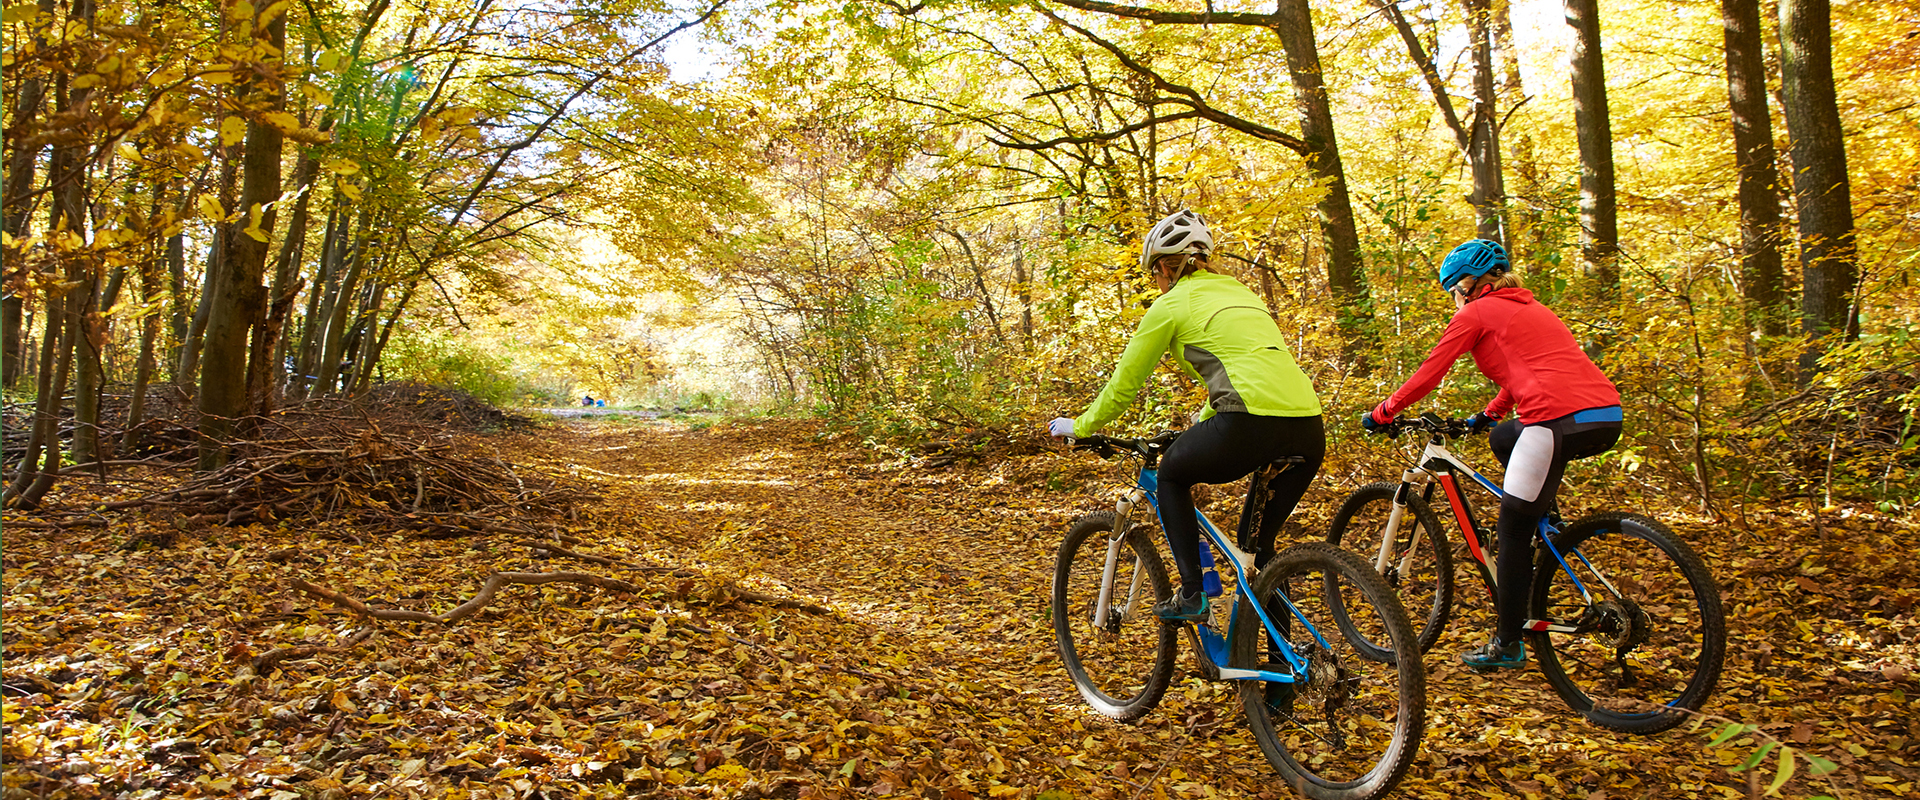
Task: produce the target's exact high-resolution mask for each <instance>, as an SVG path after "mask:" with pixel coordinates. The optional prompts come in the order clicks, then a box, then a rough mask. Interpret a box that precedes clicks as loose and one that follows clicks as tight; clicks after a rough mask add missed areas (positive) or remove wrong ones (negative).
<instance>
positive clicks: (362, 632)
mask: <svg viewBox="0 0 1920 800" xmlns="http://www.w3.org/2000/svg"><path fill="white" fill-rule="evenodd" d="M373 632H374V627H373V626H372V625H365V626H362V627H361V628H360V629H359V630H357V631H354V632H353V634H352V635H350V636H348V637H347V638H345V639H342V640H340V643H339V644H336V645H331V646H328V645H317V644H302V645H294V646H292V647H276V648H274V649H272V650H268V651H267V652H265V653H261V654H260V655H258V656H255V657H254V659H253V662H252V666H253V674H255V675H266V674H268V673H271V672H273V670H274V668H275V667H278V666H280V662H282V661H286V660H287V659H290V658H310V657H313V656H317V655H322V654H325V653H338V652H340V651H342V650H347V649H349V648H352V647H353V646H354V645H357V644H359V643H361V642H364V641H366V640H367V637H369V636H372V635H373Z"/></svg>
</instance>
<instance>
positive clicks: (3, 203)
mask: <svg viewBox="0 0 1920 800" xmlns="http://www.w3.org/2000/svg"><path fill="white" fill-rule="evenodd" d="M53 12H54V3H53V0H39V14H40V16H39V19H41V20H44V21H45V22H43V23H42V25H41V27H40V29H39V30H36V31H34V37H33V44H34V46H35V48H39V47H42V46H44V45H45V44H46V37H45V35H44V31H45V30H46V26H48V25H51V24H52V20H53V19H54V16H55V15H54V13H53ZM46 94H47V84H46V81H45V80H43V79H42V78H41V77H40V76H38V75H34V76H30V77H28V78H27V79H26V80H24V81H21V82H20V89H19V92H18V93H17V94H15V96H14V106H13V115H12V119H11V121H12V123H13V124H12V125H11V126H10V132H16V131H18V132H24V131H26V130H28V128H29V126H28V121H29V120H36V121H37V120H38V119H39V118H40V110H41V107H42V106H43V105H44V104H45V103H46ZM15 135H16V136H17V135H19V134H18V133H16V134H15ZM20 144H21V143H20V142H18V141H8V142H7V148H6V149H7V150H8V151H10V152H11V154H12V155H11V157H9V158H8V159H7V174H6V183H5V184H4V185H3V187H0V216H4V217H5V218H6V221H5V224H4V225H0V229H4V230H5V231H6V233H7V235H8V236H11V237H13V240H14V241H15V242H19V241H21V240H23V239H25V238H26V235H27V221H28V219H29V218H30V217H31V216H32V213H31V212H32V199H31V195H32V193H33V180H34V171H35V170H34V167H35V165H36V164H37V163H39V161H40V152H41V150H42V149H43V148H42V147H38V146H36V147H22V146H20ZM0 260H3V262H4V265H3V266H0V283H3V284H4V286H5V293H6V295H5V298H4V299H0V386H4V387H6V388H8V389H12V388H13V386H14V384H15V383H16V382H18V381H19V380H20V374H21V370H20V367H21V364H20V359H21V357H22V356H23V355H25V351H26V345H25V336H26V333H25V329H24V328H23V327H22V325H21V319H22V318H23V317H24V316H25V310H26V308H25V306H26V296H27V293H28V292H29V291H31V290H30V289H28V288H27V285H26V277H27V266H26V254H25V253H24V252H21V251H20V250H18V249H17V245H16V247H9V248H7V249H6V252H5V253H4V254H0Z"/></svg>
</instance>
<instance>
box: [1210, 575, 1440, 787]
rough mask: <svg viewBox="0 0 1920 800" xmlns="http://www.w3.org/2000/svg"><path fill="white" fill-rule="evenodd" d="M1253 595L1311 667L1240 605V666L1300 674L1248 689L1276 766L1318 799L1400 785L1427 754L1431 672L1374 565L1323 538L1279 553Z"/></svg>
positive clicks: (1244, 688) (1255, 722) (1256, 729)
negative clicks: (1283, 649)
mask: <svg viewBox="0 0 1920 800" xmlns="http://www.w3.org/2000/svg"><path fill="white" fill-rule="evenodd" d="M1253 596H1254V597H1256V598H1259V602H1261V603H1262V604H1263V605H1264V607H1265V608H1266V610H1267V614H1268V615H1269V616H1270V617H1272V619H1273V620H1274V622H1275V624H1276V625H1277V626H1279V627H1280V628H1281V634H1282V635H1283V636H1284V637H1285V638H1286V639H1287V641H1288V642H1289V644H1290V645H1291V646H1292V648H1293V650H1294V652H1295V653H1296V654H1297V655H1298V656H1300V657H1301V658H1302V659H1303V660H1304V661H1305V662H1306V667H1305V669H1304V671H1296V670H1295V668H1294V667H1292V666H1291V665H1290V664H1289V662H1288V661H1287V660H1286V659H1285V657H1284V656H1282V655H1281V654H1280V652H1279V648H1278V645H1276V644H1275V643H1274V642H1273V640H1272V639H1271V638H1269V636H1268V635H1267V632H1266V630H1265V628H1264V627H1263V626H1262V625H1261V624H1260V618H1259V617H1258V616H1257V615H1255V614H1254V612H1253V608H1252V606H1251V605H1249V604H1248V601H1247V600H1245V599H1244V598H1243V599H1242V600H1241V602H1240V607H1239V609H1238V610H1237V614H1236V616H1235V623H1234V628H1233V652H1232V665H1233V666H1235V667H1239V668H1242V669H1260V670H1265V671H1269V672H1279V673H1283V674H1286V673H1295V674H1298V675H1299V679H1298V681H1297V682H1295V683H1292V684H1287V683H1278V682H1263V681H1242V682H1241V684H1240V700H1241V705H1242V706H1243V707H1244V708H1245V709H1246V713H1247V724H1248V727H1249V728H1251V729H1252V730H1253V736H1254V739H1255V740H1256V741H1258V742H1259V743H1260V750H1261V751H1262V752H1263V753H1265V754H1266V757H1267V762H1268V763H1269V764H1272V765H1273V768H1274V769H1275V770H1277V771H1278V772H1279V773H1280V776H1281V777H1282V778H1283V779H1285V780H1286V782H1287V784H1288V785H1289V786H1292V787H1293V789H1294V791H1296V792H1298V793H1300V794H1301V795H1304V796H1306V797H1309V798H1314V800H1371V798H1376V797H1380V796H1382V795H1385V794H1386V793H1387V792H1389V791H1392V790H1393V787H1394V785H1395V784H1397V783H1399V782H1400V778H1401V777H1402V776H1403V775H1405V774H1406V771H1407V767H1408V765H1410V764H1412V763H1413V758H1414V755H1415V754H1416V753H1418V752H1419V749H1420V737H1421V736H1422V735H1423V734H1424V733H1425V731H1426V707H1427V694H1426V671H1425V670H1424V669H1423V668H1422V667H1421V664H1420V649H1419V648H1418V647H1417V646H1416V640H1415V638H1414V632H1413V624H1412V623H1411V622H1409V621H1408V620H1407V612H1406V609H1405V608H1404V607H1402V605H1401V603H1400V600H1399V598H1398V597H1397V596H1396V595H1395V594H1394V592H1393V590H1392V589H1391V588H1389V587H1388V586H1387V583H1386V581H1385V580H1384V579H1382V578H1381V576H1380V574H1379V573H1378V572H1375V571H1374V570H1373V567H1372V565H1370V564H1367V563H1365V562H1363V561H1361V560H1360V559H1359V558H1358V557H1356V556H1354V555H1353V554H1352V553H1349V552H1346V551H1343V550H1341V549H1339V548H1338V547H1334V546H1333V545H1330V544H1327V543H1325V542H1306V543H1302V544H1298V545H1294V546H1293V547H1290V548H1287V549H1286V550H1285V551H1282V552H1281V553H1280V554H1279V555H1277V556H1275V557H1274V559H1273V561H1272V562H1271V563H1269V564H1268V565H1267V566H1266V567H1265V568H1263V569H1261V570H1260V573H1259V574H1258V575H1256V576H1255V577H1254V579H1253ZM1343 631H1352V633H1353V635H1348V634H1347V633H1345V632H1343ZM1383 647H1384V649H1382V648H1383Z"/></svg>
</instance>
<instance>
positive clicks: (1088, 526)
mask: <svg viewBox="0 0 1920 800" xmlns="http://www.w3.org/2000/svg"><path fill="white" fill-rule="evenodd" d="M1109 565H1111V567H1112V573H1111V579H1110V580H1109V579H1108V574H1109V573H1108V568H1109ZM1102 586H1106V587H1110V588H1109V589H1108V591H1107V592H1106V598H1107V602H1106V608H1105V611H1104V613H1102V611H1101V607H1100V606H1101V596H1102V591H1101V589H1102ZM1172 595H1173V586H1172V585H1171V584H1170V583H1169V582H1168V580H1167V567H1166V564H1165V563H1164V562H1162V561H1161V560H1160V553H1159V552H1158V551H1156V550H1155V549H1154V547H1153V542H1152V540H1151V539H1149V538H1148V537H1147V532H1146V530H1144V529H1141V528H1133V529H1131V530H1129V531H1128V532H1127V533H1126V535H1124V536H1121V537H1118V538H1115V536H1114V516H1113V513H1112V512H1099V513H1095V514H1088V515H1086V516H1084V517H1081V518H1080V519H1079V520H1077V521H1075V522H1074V523H1073V527H1072V528H1071V529H1069V530H1068V531H1067V538H1066V541H1063V542H1061V543H1060V553H1059V556H1058V557H1057V558H1056V559H1055V560H1054V567H1053V606H1052V613H1053V635H1054V639H1055V640H1056V641H1057V642H1058V644H1059V646H1060V661H1061V663H1063V664H1065V665H1066V668H1067V674H1068V675H1069V676H1071V677H1072V678H1073V685H1074V687H1075V688H1077V689H1079V690H1080V696H1081V697H1083V698H1085V699H1086V701H1087V704H1088V705H1091V706H1093V709H1094V710H1095V711H1098V712H1100V713H1101V714H1104V715H1106V716H1109V717H1112V718H1114V719H1118V720H1133V719H1138V718H1140V716H1141V715H1143V714H1146V713H1147V712H1148V711H1151V710H1153V707H1154V706H1155V705H1158V704H1159V702H1160V698H1161V696H1162V695H1164V694H1166V691H1167V683H1168V682H1169V681H1171V680H1172V679H1173V666H1174V658H1175V656H1176V655H1178V652H1179V647H1180V640H1179V638H1178V636H1177V632H1176V630H1175V629H1174V627H1173V626H1171V625H1163V624H1161V622H1160V618H1159V617H1157V616H1154V613H1153V604H1154V603H1155V602H1157V601H1158V600H1159V599H1161V598H1164V597H1171V596H1172Z"/></svg>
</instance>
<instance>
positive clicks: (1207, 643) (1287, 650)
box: [1094, 466, 1331, 683]
mask: <svg viewBox="0 0 1920 800" xmlns="http://www.w3.org/2000/svg"><path fill="white" fill-rule="evenodd" d="M1141 500H1146V501H1147V503H1148V505H1149V506H1151V507H1152V508H1153V511H1154V514H1155V515H1156V516H1158V517H1159V518H1160V519H1161V520H1162V524H1161V529H1162V531H1164V530H1165V528H1166V526H1165V522H1164V520H1165V519H1166V517H1165V516H1164V515H1163V514H1162V513H1161V509H1160V479H1159V470H1157V469H1153V468H1151V467H1146V466H1142V467H1141V468H1140V473H1139V475H1138V477H1136V478H1135V481H1134V486H1133V488H1131V489H1128V490H1127V493H1126V494H1125V495H1123V496H1122V497H1121V498H1120V500H1119V501H1117V502H1116V503H1114V508H1113V510H1114V518H1115V520H1116V524H1115V526H1114V527H1115V530H1114V534H1113V538H1112V540H1110V541H1108V542H1107V558H1106V564H1105V567H1104V570H1103V572H1102V575H1101V581H1100V596H1099V599H1098V600H1097V601H1096V605H1095V611H1094V618H1095V619H1106V618H1107V614H1108V612H1109V611H1110V610H1111V608H1112V600H1113V590H1114V586H1113V577H1114V574H1115V573H1116V572H1117V571H1118V568H1119V563H1120V551H1121V549H1122V548H1123V547H1124V546H1125V543H1126V537H1127V534H1128V533H1129V532H1130V531H1131V529H1132V527H1133V526H1132V524H1131V519H1132V517H1131V516H1130V514H1131V512H1132V511H1133V508H1134V506H1136V505H1138V504H1139V503H1140V501H1141ZM1193 515H1194V517H1195V518H1196V519H1197V520H1198V521H1199V523H1200V531H1201V533H1202V534H1204V535H1205V536H1206V538H1207V541H1208V542H1209V543H1211V544H1212V546H1213V547H1217V548H1219V549H1220V552H1221V553H1222V554H1224V555H1225V556H1226V558H1227V560H1228V562H1229V563H1231V564H1232V566H1233V574H1234V583H1235V588H1236V593H1237V596H1246V597H1252V596H1253V584H1252V572H1253V566H1252V565H1253V556H1252V555H1251V554H1249V553H1247V552H1246V551H1245V550H1241V549H1240V548H1239V547H1238V546H1236V545H1235V544H1234V543H1232V542H1230V541H1228V540H1227V538H1226V537H1225V536H1222V535H1221V534H1220V531H1219V529H1218V528H1215V527H1214V525H1213V522H1212V521H1211V520H1209V519H1207V515H1206V514H1204V513H1201V511H1200V510H1199V509H1194V512H1193ZM1200 568H1201V569H1202V570H1203V571H1204V572H1205V574H1206V576H1207V577H1208V578H1210V579H1211V580H1209V581H1207V583H1208V588H1209V589H1214V587H1215V586H1217V585H1218V582H1219V578H1218V573H1217V572H1216V571H1215V570H1214V561H1213V551H1212V548H1209V547H1202V548H1200ZM1140 576H1141V571H1139V570H1135V571H1134V578H1133V585H1132V586H1130V587H1129V588H1128V591H1127V598H1128V599H1129V600H1130V601H1131V600H1132V599H1133V598H1135V597H1137V596H1138V593H1139V589H1140V580H1141V578H1140ZM1216 591H1217V590H1216ZM1216 591H1209V592H1208V594H1215V593H1216ZM1280 599H1281V601H1282V602H1284V603H1286V604H1287V610H1288V611H1290V612H1292V614H1293V616H1294V619H1297V620H1299V621H1300V624H1301V625H1303V626H1305V628H1306V630H1307V631H1308V632H1310V633H1312V634H1313V637H1314V639H1315V641H1316V642H1317V643H1318V644H1319V646H1320V647H1322V648H1327V649H1331V645H1329V644H1328V643H1327V640H1326V638H1325V637H1323V636H1321V634H1320V630H1319V629H1318V628H1315V627H1314V626H1313V623H1311V622H1308V621H1307V618H1306V616H1305V615H1304V614H1302V613H1300V609H1298V608H1296V607H1294V605H1293V600H1292V599H1291V598H1288V597H1287V596H1286V595H1285V594H1282V595H1280ZM1248 605H1249V606H1251V607H1252V608H1253V611H1254V614H1256V615H1257V616H1258V618H1259V621H1260V624H1261V625H1262V626H1263V627H1265V628H1266V631H1267V635H1268V636H1269V637H1271V638H1272V640H1273V641H1274V642H1275V643H1277V644H1278V645H1279V650H1280V653H1281V655H1282V656H1283V657H1284V658H1285V659H1286V660H1287V664H1288V665H1289V666H1291V667H1292V668H1293V670H1294V672H1293V673H1281V672H1271V671H1267V670H1252V669H1236V668H1233V667H1228V666H1226V663H1227V645H1226V643H1227V641H1228V639H1230V638H1231V637H1232V636H1233V634H1234V630H1235V628H1236V626H1238V625H1240V624H1241V620H1240V604H1239V603H1238V602H1235V603H1233V606H1232V608H1233V611H1232V615H1231V616H1230V617H1229V618H1228V622H1227V638H1222V637H1221V636H1220V634H1218V633H1215V632H1214V631H1213V629H1212V628H1210V627H1209V626H1208V625H1207V624H1206V623H1204V622H1201V623H1196V627H1197V628H1198V629H1199V636H1200V641H1201V642H1202V646H1203V649H1204V650H1205V651H1206V652H1205V653H1204V655H1205V656H1206V658H1207V659H1208V660H1209V661H1211V662H1213V664H1214V666H1215V667H1217V668H1218V669H1219V672H1220V678H1221V679H1222V680H1241V681H1248V680H1258V681H1272V682H1276V683H1293V682H1295V681H1297V680H1298V679H1299V678H1298V675H1303V674H1305V672H1306V669H1307V660H1306V659H1305V658H1304V657H1302V656H1301V655H1300V654H1299V652H1297V651H1296V650H1294V648H1293V644H1292V643H1291V642H1289V641H1288V640H1287V637H1285V636H1282V635H1280V629H1279V626H1278V625H1276V624H1275V622H1274V620H1273V619H1272V618H1271V617H1269V616H1268V615H1267V612H1266V609H1265V608H1264V607H1263V604H1261V603H1258V602H1254V603H1248ZM1136 607H1137V606H1136V605H1135V604H1133V603H1131V602H1129V604H1128V608H1129V609H1130V610H1131V609H1132V608H1136Z"/></svg>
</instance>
